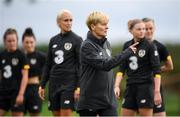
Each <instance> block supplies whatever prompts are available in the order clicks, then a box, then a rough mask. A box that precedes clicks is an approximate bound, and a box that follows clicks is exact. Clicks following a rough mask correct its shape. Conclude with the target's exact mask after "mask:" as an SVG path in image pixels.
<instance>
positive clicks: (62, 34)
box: [60, 31, 72, 37]
mask: <svg viewBox="0 0 180 117" xmlns="http://www.w3.org/2000/svg"><path fill="white" fill-rule="evenodd" d="M71 32H72V31H68V32H65V33H60V36H61V37H64V36H67V35H68V34H70V33H71Z"/></svg>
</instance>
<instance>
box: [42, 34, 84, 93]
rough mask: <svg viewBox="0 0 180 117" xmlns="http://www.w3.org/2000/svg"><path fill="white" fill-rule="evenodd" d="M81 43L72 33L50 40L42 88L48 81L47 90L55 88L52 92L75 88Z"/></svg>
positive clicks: (79, 38)
mask: <svg viewBox="0 0 180 117" xmlns="http://www.w3.org/2000/svg"><path fill="white" fill-rule="evenodd" d="M81 42H82V39H81V37H79V36H78V35H76V34H75V33H74V32H72V31H70V32H67V33H65V34H61V33H60V34H57V35H56V36H54V37H52V38H51V40H50V43H49V49H48V54H47V61H46V64H45V69H44V72H43V76H42V81H41V86H42V88H44V87H45V85H46V83H47V81H48V80H49V84H50V85H49V88H51V86H53V87H56V89H52V90H53V91H54V90H63V89H67V88H69V90H72V89H74V88H75V87H77V85H78V79H79V49H80V46H81ZM67 90H68V89H67Z"/></svg>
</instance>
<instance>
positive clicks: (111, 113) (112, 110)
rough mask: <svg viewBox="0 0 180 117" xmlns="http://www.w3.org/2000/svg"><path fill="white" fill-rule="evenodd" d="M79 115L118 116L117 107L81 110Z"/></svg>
mask: <svg viewBox="0 0 180 117" xmlns="http://www.w3.org/2000/svg"><path fill="white" fill-rule="evenodd" d="M79 115H80V116H81V117H83V116H97V115H99V116H118V114H117V110H116V108H107V109H98V110H90V109H85V110H80V111H79Z"/></svg>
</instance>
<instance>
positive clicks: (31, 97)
mask: <svg viewBox="0 0 180 117" xmlns="http://www.w3.org/2000/svg"><path fill="white" fill-rule="evenodd" d="M38 89H39V85H38V84H28V85H27V88H26V93H25V101H24V105H25V112H26V111H28V112H29V113H40V112H41V109H42V100H41V99H40V97H39V94H38Z"/></svg>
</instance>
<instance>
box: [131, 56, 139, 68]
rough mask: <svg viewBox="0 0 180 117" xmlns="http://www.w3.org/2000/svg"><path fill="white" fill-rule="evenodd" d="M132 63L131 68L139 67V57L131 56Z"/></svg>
mask: <svg viewBox="0 0 180 117" xmlns="http://www.w3.org/2000/svg"><path fill="white" fill-rule="evenodd" d="M129 60H130V63H129V67H130V69H131V70H137V69H138V59H137V57H136V56H131V57H130V58H129Z"/></svg>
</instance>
